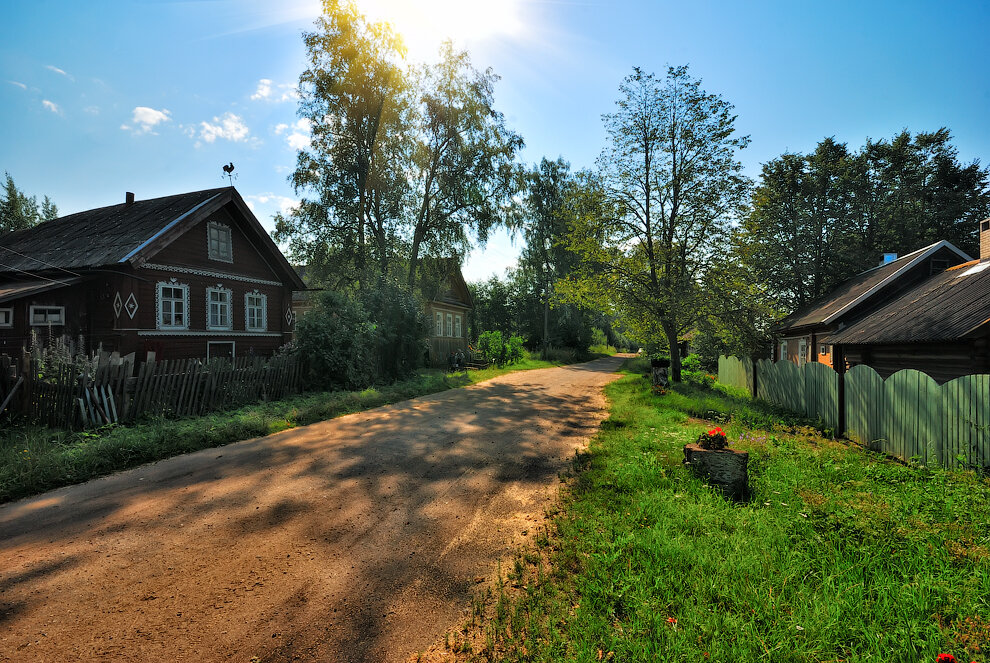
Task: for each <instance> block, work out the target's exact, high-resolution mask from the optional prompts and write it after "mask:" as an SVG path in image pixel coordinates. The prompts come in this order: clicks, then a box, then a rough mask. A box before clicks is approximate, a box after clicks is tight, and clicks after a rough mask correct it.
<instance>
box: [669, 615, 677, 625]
mask: <svg viewBox="0 0 990 663" xmlns="http://www.w3.org/2000/svg"><path fill="white" fill-rule="evenodd" d="M667 623H668V624H670V625H671V626H677V620H676V619H674V618H673V617H667Z"/></svg>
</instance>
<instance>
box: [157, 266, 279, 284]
mask: <svg viewBox="0 0 990 663" xmlns="http://www.w3.org/2000/svg"><path fill="white" fill-rule="evenodd" d="M141 267H144V268H146V269H157V270H159V271H162V272H178V273H180V274H193V275H195V276H208V277H210V278H211V279H221V280H224V279H226V280H230V281H241V282H243V283H258V284H260V285H279V286H280V285H283V284H282V282H281V281H266V280H265V279H256V278H253V277H250V276H238V275H236V274H227V273H225V272H214V271H211V270H209V269H196V268H194V267H179V266H177V265H160V264H158V263H152V262H146V263H144V264H143V265H141Z"/></svg>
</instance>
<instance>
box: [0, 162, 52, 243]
mask: <svg viewBox="0 0 990 663" xmlns="http://www.w3.org/2000/svg"><path fill="white" fill-rule="evenodd" d="M4 177H5V180H4V186H3V194H2V197H0V234H2V233H5V232H10V231H13V230H24V229H25V228H30V227H31V226H35V225H37V224H39V223H41V222H42V221H52V220H54V219H56V218H58V207H56V206H55V204H54V203H53V202H52V201H51V200H49V198H48V196H45V198H44V200H42V201H41V207H40V208H39V207H38V199H37V197H35V196H28V195H27V194H25V193H24V192H22V191H20V190H19V189H18V188H17V186H16V185H15V184H14V178H12V177H11V176H10V173H4Z"/></svg>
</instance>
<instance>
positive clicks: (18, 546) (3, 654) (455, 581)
mask: <svg viewBox="0 0 990 663" xmlns="http://www.w3.org/2000/svg"><path fill="white" fill-rule="evenodd" d="M620 363H621V358H619V357H612V358H606V359H599V360H596V361H593V362H589V363H587V364H580V365H576V366H569V367H564V368H553V369H543V370H536V371H523V372H518V373H512V374H509V375H505V376H502V377H500V378H496V379H494V380H490V381H488V382H484V383H481V384H477V385H474V386H471V387H466V388H463V389H454V390H451V391H447V392H443V393H441V394H434V395H431V396H425V397H422V398H416V399H413V400H409V401H405V402H402V403H399V404H396V405H392V406H388V407H383V408H379V409H376V410H369V411H367V412H362V413H360V414H354V415H350V416H346V417H341V418H339V419H334V420H332V421H326V422H322V423H318V424H314V425H311V426H306V427H302V428H296V429H293V430H289V431H284V432H282V433H278V434H276V435H271V436H269V437H265V438H259V439H254V440H248V441H245V442H240V443H237V444H232V445H229V446H226V447H221V448H218V449H208V450H204V451H200V452H197V453H193V454H188V455H185V456H180V457H177V458H172V459H170V460H165V461H161V462H158V463H153V464H151V465H145V466H142V467H139V468H136V469H134V470H130V471H127V472H122V473H119V474H115V475H113V476H111V477H106V478H104V479H98V480H95V481H91V482H89V483H86V484H82V485H79V486H72V487H68V488H63V489H59V490H55V491H52V492H49V493H45V494H44V495H40V496H38V497H35V498H31V499H27V500H22V501H20V502H14V503H11V504H8V505H5V506H3V507H0V661H17V662H18V663H20V662H23V661H46V662H48V661H110V660H112V661H164V660H170V661H197V662H198V661H227V660H235V661H244V662H245V663H246V662H248V661H251V660H253V658H254V657H257V660H260V661H294V660H300V661H405V660H407V659H408V658H409V656H410V654H411V653H414V652H416V651H419V650H424V649H426V648H428V647H429V646H430V645H431V644H433V643H434V642H436V641H437V640H438V639H442V638H443V636H444V633H445V632H447V631H448V630H450V629H453V628H455V627H456V626H457V625H458V624H459V623H460V622H461V621H462V619H463V615H464V611H465V609H467V608H468V607H469V605H470V598H471V595H472V592H473V591H474V590H475V588H476V587H477V585H476V583H477V582H478V581H479V580H480V579H481V578H488V577H491V576H492V574H493V573H494V570H495V567H496V562H497V561H498V560H499V559H502V558H505V557H506V556H507V555H508V554H509V553H510V552H511V550H512V549H513V547H514V546H516V545H518V544H519V543H520V542H521V541H525V540H526V539H527V538H528V537H531V536H532V535H533V534H535V530H536V527H537V526H538V524H539V523H540V522H541V521H542V520H543V513H544V509H545V508H546V506H547V505H548V504H549V502H550V500H552V499H553V497H554V496H555V494H556V487H557V485H558V483H559V482H558V474H559V472H561V471H562V470H564V469H566V468H567V466H568V462H569V459H570V458H571V457H572V456H573V454H574V452H575V450H577V449H579V448H580V447H582V446H583V445H585V444H586V443H587V441H588V438H589V437H590V436H591V435H593V434H594V432H595V430H596V428H597V426H598V424H599V422H600V421H601V419H602V418H603V417H604V416H605V414H606V410H605V405H606V404H605V400H604V397H603V395H602V387H603V385H604V384H605V383H607V382H609V381H610V380H612V379H614V378H615V377H617V376H616V375H615V374H614V371H615V369H617V368H618V366H619V364H620Z"/></svg>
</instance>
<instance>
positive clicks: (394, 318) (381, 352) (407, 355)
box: [361, 277, 430, 383]
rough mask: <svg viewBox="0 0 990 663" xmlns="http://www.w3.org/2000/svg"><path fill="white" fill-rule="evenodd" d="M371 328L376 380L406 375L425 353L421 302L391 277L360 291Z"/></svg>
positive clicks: (427, 328) (426, 327)
mask: <svg viewBox="0 0 990 663" xmlns="http://www.w3.org/2000/svg"><path fill="white" fill-rule="evenodd" d="M361 302H362V305H363V308H364V310H365V311H366V312H367V315H368V319H369V320H370V321H371V323H372V327H373V329H374V356H375V366H376V369H377V370H376V375H375V378H376V381H378V382H386V383H387V382H392V381H394V380H398V379H402V378H405V377H407V376H408V375H409V374H410V373H411V372H412V371H413V369H415V368H417V367H418V366H419V365H420V364H421V362H422V360H423V357H424V356H425V354H426V352H427V350H428V345H427V340H426V339H427V337H428V336H429V333H430V324H429V320H427V319H426V313H425V312H424V308H423V303H422V302H421V301H419V299H417V298H416V297H415V296H414V295H413V294H412V293H410V292H409V291H408V290H406V289H405V288H404V286H402V285H401V284H400V283H399V282H398V281H396V280H395V279H389V278H384V277H383V278H380V279H378V280H377V281H376V283H375V285H374V286H373V287H370V288H368V289H367V290H365V291H364V292H362V293H361Z"/></svg>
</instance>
